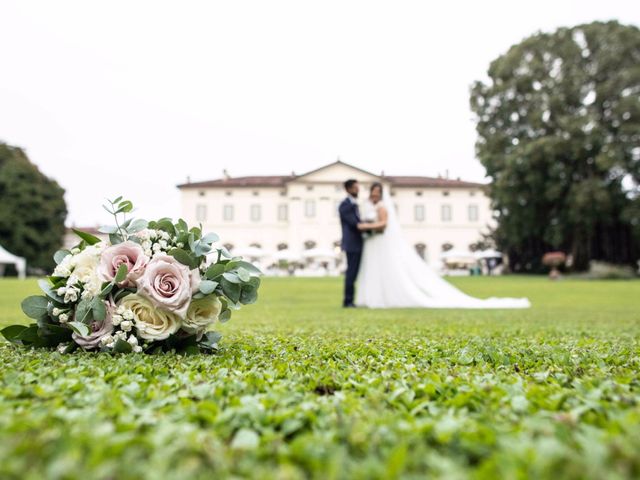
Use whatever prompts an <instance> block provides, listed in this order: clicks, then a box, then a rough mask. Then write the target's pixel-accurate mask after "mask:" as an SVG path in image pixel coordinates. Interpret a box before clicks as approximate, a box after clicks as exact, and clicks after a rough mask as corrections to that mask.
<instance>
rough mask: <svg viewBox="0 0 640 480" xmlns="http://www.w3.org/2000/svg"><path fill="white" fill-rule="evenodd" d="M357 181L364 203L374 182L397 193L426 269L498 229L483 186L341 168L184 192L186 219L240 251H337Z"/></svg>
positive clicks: (228, 181)
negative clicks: (350, 186)
mask: <svg viewBox="0 0 640 480" xmlns="http://www.w3.org/2000/svg"><path fill="white" fill-rule="evenodd" d="M349 178H355V179H357V180H358V181H359V182H360V184H361V192H360V200H364V199H366V197H367V193H368V188H369V186H370V185H371V184H372V183H373V182H380V183H382V184H383V185H384V186H385V187H386V188H388V189H389V191H390V193H391V200H392V201H393V203H394V204H395V206H396V209H397V212H398V218H399V220H400V223H401V225H402V228H403V231H404V234H405V237H406V239H407V241H408V242H409V243H410V244H411V245H412V246H414V247H415V248H416V250H417V251H418V252H419V253H420V254H421V256H422V257H423V258H424V259H425V260H426V261H427V262H428V263H435V262H438V261H439V255H440V253H441V252H442V251H443V250H446V249H447V248H455V249H461V250H467V249H468V248H469V245H471V244H473V243H474V242H476V241H478V240H480V238H481V235H482V233H483V232H486V231H487V230H488V227H489V226H490V225H491V224H492V222H493V219H492V213H491V208H490V202H489V198H488V197H487V196H486V195H485V186H484V185H483V184H480V183H474V182H466V181H462V180H460V179H455V180H454V179H448V178H433V177H423V176H390V175H376V174H374V173H371V172H368V171H366V170H363V169H360V168H357V167H354V166H352V165H349V164H346V163H344V162H341V161H339V160H338V161H336V162H334V163H332V164H329V165H326V166H324V167H321V168H318V169H316V170H313V171H311V172H308V173H305V174H302V175H295V174H291V175H283V176H280V175H278V176H249V177H235V178H234V177H230V176H228V175H225V177H224V178H220V179H216V180H210V181H204V182H192V183H185V184H182V185H178V188H179V189H180V192H181V208H182V217H183V218H184V219H185V220H186V221H187V222H188V223H189V224H199V223H201V224H202V225H203V228H204V230H206V231H213V232H216V233H218V234H219V235H220V237H221V238H222V239H223V240H224V242H225V245H226V246H227V247H228V248H229V249H231V250H233V249H234V248H246V247H250V246H258V247H260V248H262V249H264V250H266V251H277V250H283V249H290V250H293V251H304V250H306V249H310V248H322V249H336V248H338V247H337V246H338V245H339V242H340V236H341V233H340V222H339V217H338V205H339V204H340V202H341V201H342V200H343V199H344V198H345V196H346V193H345V191H344V188H343V186H342V184H343V182H344V181H345V180H346V179H349Z"/></svg>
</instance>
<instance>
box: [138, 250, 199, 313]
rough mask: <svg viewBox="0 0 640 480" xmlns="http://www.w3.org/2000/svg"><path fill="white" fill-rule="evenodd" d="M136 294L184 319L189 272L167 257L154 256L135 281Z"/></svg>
mask: <svg viewBox="0 0 640 480" xmlns="http://www.w3.org/2000/svg"><path fill="white" fill-rule="evenodd" d="M136 283H137V286H138V294H140V295H142V296H144V297H146V298H148V299H149V300H150V301H151V302H153V303H154V304H155V305H156V306H158V307H160V308H163V309H165V310H168V311H170V312H173V313H175V314H176V315H178V316H179V317H180V318H182V319H184V317H185V315H186V314H187V309H188V308H189V303H190V302H191V288H192V287H191V271H190V270H189V267H187V266H186V265H183V264H182V263H180V262H178V261H177V260H176V259H175V258H173V257H171V256H169V255H164V254H161V255H156V256H155V257H154V258H153V259H152V260H151V261H150V262H149V263H148V264H147V268H146V270H145V272H144V275H142V277H140V278H139V279H138V280H137V282H136Z"/></svg>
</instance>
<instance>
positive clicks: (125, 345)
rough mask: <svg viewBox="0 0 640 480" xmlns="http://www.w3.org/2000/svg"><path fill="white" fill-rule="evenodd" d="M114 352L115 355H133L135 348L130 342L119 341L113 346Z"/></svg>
mask: <svg viewBox="0 0 640 480" xmlns="http://www.w3.org/2000/svg"><path fill="white" fill-rule="evenodd" d="M113 351H114V352H115V353H131V352H132V351H133V347H132V346H131V344H130V343H129V342H125V341H124V340H121V339H118V340H117V341H116V343H115V345H114V346H113Z"/></svg>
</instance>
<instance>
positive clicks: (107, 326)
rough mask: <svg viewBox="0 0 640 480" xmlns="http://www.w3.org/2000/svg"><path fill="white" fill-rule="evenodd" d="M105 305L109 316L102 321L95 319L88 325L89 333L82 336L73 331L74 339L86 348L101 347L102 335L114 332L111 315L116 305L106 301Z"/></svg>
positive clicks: (105, 335)
mask: <svg viewBox="0 0 640 480" xmlns="http://www.w3.org/2000/svg"><path fill="white" fill-rule="evenodd" d="M105 307H107V316H106V317H105V318H104V320H102V321H100V322H97V321H95V320H94V321H93V322H91V323H90V324H89V325H88V327H89V335H86V336H81V335H78V334H77V333H73V334H72V335H71V337H72V338H73V341H74V342H76V343H77V344H78V345H80V346H81V347H82V348H84V349H85V350H92V349H94V348H96V347H99V346H100V340H102V337H107V336H109V335H111V333H112V332H113V323H112V321H111V316H112V315H113V309H114V308H115V307H114V306H113V304H112V303H111V302H105Z"/></svg>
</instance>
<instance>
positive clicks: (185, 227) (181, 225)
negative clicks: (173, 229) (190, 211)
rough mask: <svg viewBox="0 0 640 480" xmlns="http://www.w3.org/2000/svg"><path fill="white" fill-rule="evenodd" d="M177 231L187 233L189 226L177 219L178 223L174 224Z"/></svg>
mask: <svg viewBox="0 0 640 480" xmlns="http://www.w3.org/2000/svg"><path fill="white" fill-rule="evenodd" d="M176 226H177V228H178V230H180V231H181V232H188V231H189V225H187V222H185V221H184V220H183V219H179V220H178V223H177V224H176Z"/></svg>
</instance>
